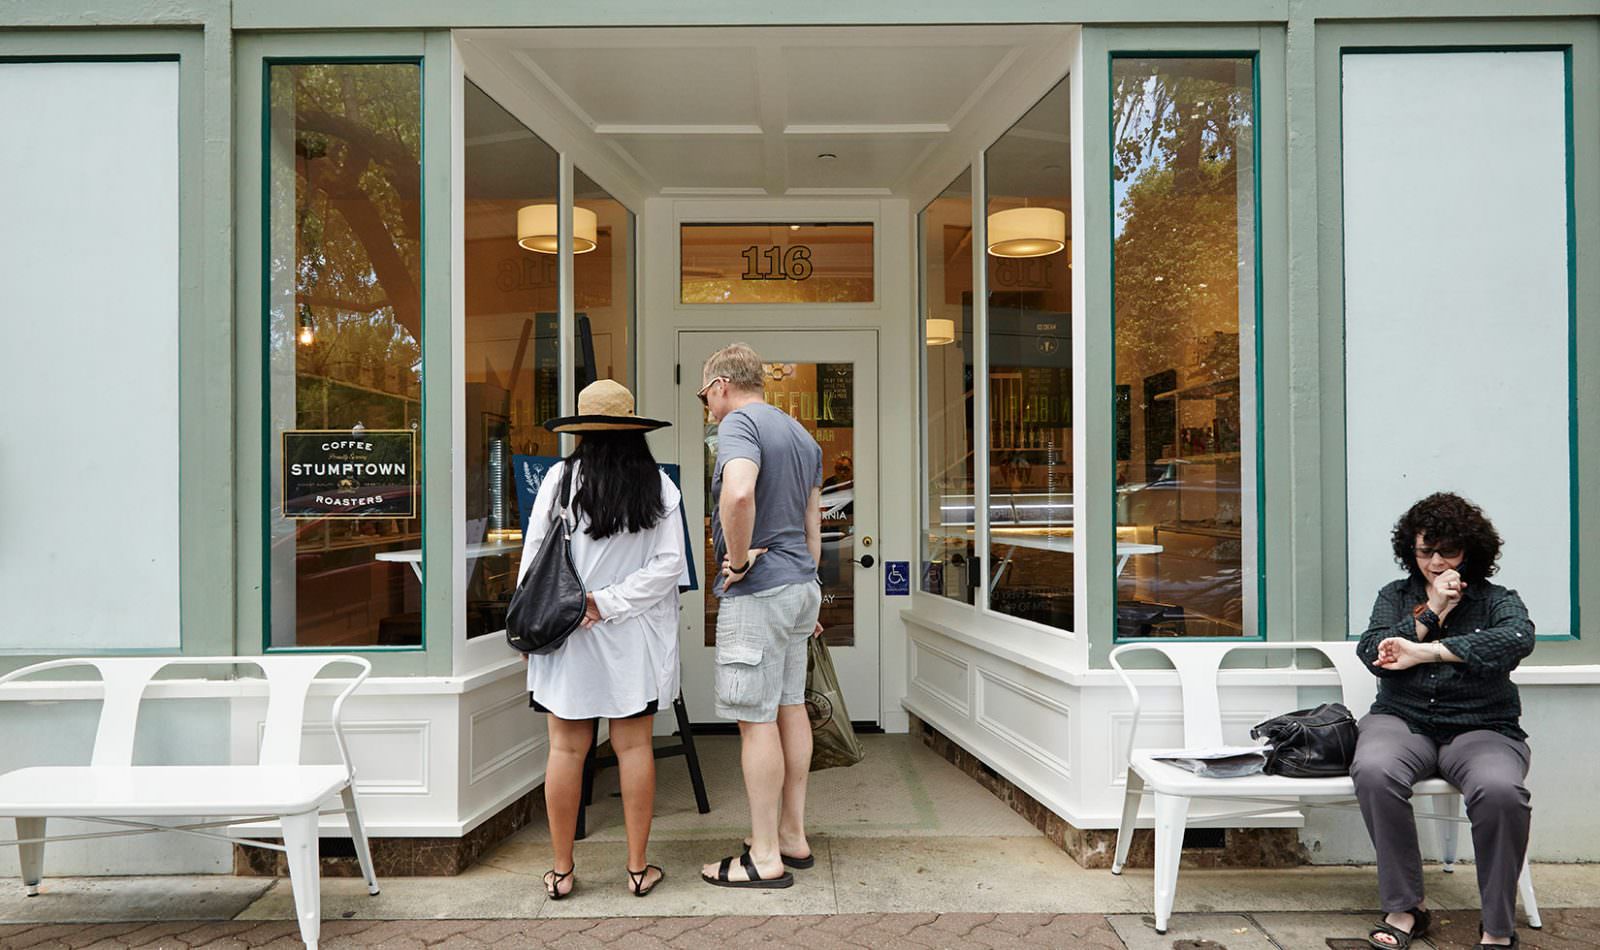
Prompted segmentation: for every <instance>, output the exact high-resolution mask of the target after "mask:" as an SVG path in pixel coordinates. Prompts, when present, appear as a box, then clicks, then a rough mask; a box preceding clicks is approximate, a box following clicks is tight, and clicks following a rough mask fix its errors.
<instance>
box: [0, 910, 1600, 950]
mask: <svg viewBox="0 0 1600 950" xmlns="http://www.w3.org/2000/svg"><path fill="white" fill-rule="evenodd" d="M1181 916H1182V915H1178V917H1177V918H1175V919H1174V924H1175V925H1176V924H1177V923H1178V920H1179V919H1180V918H1181ZM1456 916H1458V917H1460V918H1461V919H1459V920H1457V921H1454V922H1453V923H1455V924H1456V925H1457V926H1454V927H1451V928H1450V929H1449V931H1448V932H1446V933H1444V934H1441V935H1439V936H1436V937H1435V938H1434V939H1433V941H1432V944H1433V945H1434V946H1435V947H1438V948H1440V950H1468V948H1470V947H1471V946H1472V941H1473V940H1475V939H1476V936H1477V934H1476V931H1475V925H1476V923H1477V920H1476V915H1475V914H1458V915H1456ZM1469 918H1470V919H1469ZM1148 936H1150V937H1154V934H1153V933H1151V934H1149V935H1148ZM1257 936H1259V934H1258V935H1257ZM1158 939H1159V938H1158ZM1522 941H1523V943H1522V945H1523V946H1524V947H1525V948H1527V950H1577V948H1587V947H1600V908H1567V909H1557V910H1550V911H1547V912H1546V913H1545V928H1544V930H1542V931H1532V930H1523V931H1522ZM1178 942H1179V943H1182V944H1184V945H1185V947H1184V948H1183V950H1190V948H1195V945H1196V944H1199V945H1201V946H1203V947H1204V948H1205V950H1227V948H1226V945H1225V944H1222V943H1217V942H1213V941H1178ZM300 945H301V944H300V940H299V936H298V931H297V930H296V928H295V925H294V923H293V922H291V921H276V920H275V921H265V922H255V921H250V922H246V921H222V922H196V921H167V922H162V923H122V924H0V947H3V948H5V950H67V948H71V950H96V948H124V947H142V948H148V950H192V948H202V947H203V948H218V950H256V948H262V950H292V948H295V947H299V946H300ZM1152 945H1153V944H1152ZM1161 945H1162V946H1166V945H1168V942H1167V941H1162V942H1161ZM322 946H323V947H326V948H330V950H333V948H346V947H372V948H381V950H423V948H428V950H434V948H438V950H457V948H459V950H472V948H479V947H560V948H561V950H591V948H601V947H627V948H628V950H660V948H667V947H689V948H694V950H707V948H714V947H734V948H738V947H768V946H797V947H804V948H805V950H836V948H850V950H858V948H871V950H933V948H951V950H954V948H986V947H995V948H999V947H1058V948H1070V950H1077V948H1084V950H1096V948H1106V950H1123V947H1124V946H1125V944H1124V943H1123V941H1122V940H1121V939H1119V938H1118V936H1117V934H1116V931H1114V930H1113V929H1112V927H1111V925H1110V923H1108V922H1107V921H1106V919H1105V918H1104V917H1102V916H1100V915H1098V914H1056V915H1052V914H938V915H935V914H843V915H834V916H825V917H611V918H605V919H578V920H330V921H324V922H323V925H322ZM1252 946H1259V944H1258V943H1252ZM1196 950H1197V948H1196ZM1283 950H1324V948H1320V947H1319V948H1297V947H1284V948H1283Z"/></svg>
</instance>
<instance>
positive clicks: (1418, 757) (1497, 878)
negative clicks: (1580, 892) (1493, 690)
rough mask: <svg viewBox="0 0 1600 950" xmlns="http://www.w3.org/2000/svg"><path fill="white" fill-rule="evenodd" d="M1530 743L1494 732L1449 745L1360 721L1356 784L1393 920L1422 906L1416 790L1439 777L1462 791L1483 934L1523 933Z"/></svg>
mask: <svg viewBox="0 0 1600 950" xmlns="http://www.w3.org/2000/svg"><path fill="white" fill-rule="evenodd" d="M1529 755H1530V753H1529V751H1528V744H1527V743H1525V742H1519V741H1517V740H1516V739H1513V738H1511V737H1510V736H1505V735H1501V734H1500V733H1498V732H1492V731H1490V730H1487V729H1477V730H1474V731H1472V732H1467V733H1463V734H1462V735H1459V736H1457V737H1456V738H1455V739H1452V740H1451V741H1450V742H1447V743H1445V744H1443V745H1441V744H1439V743H1437V742H1435V741H1433V740H1432V739H1430V738H1428V737H1427V736H1419V735H1415V734H1414V733H1412V731H1411V729H1410V727H1409V726H1407V725H1406V723H1405V720H1403V719H1401V718H1399V717H1398V716H1386V715H1383V714H1381V713H1373V714H1371V715H1368V716H1366V717H1364V718H1363V719H1362V720H1361V739H1360V740H1359V741H1358V742H1357V743H1356V756H1355V761H1354V762H1353V763H1351V766H1350V777H1351V778H1352V779H1354V780H1355V785H1356V798H1357V799H1358V800H1359V801H1360V802H1361V817H1362V818H1363V819H1364V820H1365V821H1366V823H1367V834H1369V835H1371V836H1372V845H1373V847H1374V848H1376V849H1377V851H1378V896H1379V898H1380V899H1381V900H1382V901H1383V909H1384V911H1385V912H1386V913H1393V912H1395V911H1407V910H1410V909H1411V908H1413V907H1416V906H1417V905H1418V904H1420V903H1422V851H1421V849H1420V848H1419V847H1418V846H1417V822H1416V819H1415V818H1414V817H1413V816H1412V813H1411V786H1412V785H1414V784H1416V783H1417V782H1420V781H1422V780H1423V779H1428V778H1433V777H1435V776H1438V777H1440V778H1443V779H1444V780H1445V781H1447V782H1449V783H1450V784H1451V785H1454V786H1455V787H1456V788H1459V789H1460V790H1461V797H1462V799H1463V800H1465V802H1466V804H1467V817H1468V818H1469V819H1470V820H1471V822H1472V849H1473V854H1474V858H1475V860H1476V861H1477V867H1478V899H1479V901H1481V903H1482V906H1483V930H1484V933H1487V934H1489V935H1490V936H1494V937H1509V936H1510V935H1511V934H1512V933H1514V932H1515V931H1516V922H1515V915H1516V904H1517V878H1518V877H1519V876H1520V875H1521V874H1522V860H1523V856H1524V855H1525V854H1526V853H1527V850H1528V825H1529V822H1530V821H1531V819H1532V816H1533V808H1532V806H1531V805H1530V804H1529V801H1530V796H1529V795H1528V789H1527V786H1525V785H1524V784H1523V779H1525V778H1526V777H1527V774H1528V762H1529Z"/></svg>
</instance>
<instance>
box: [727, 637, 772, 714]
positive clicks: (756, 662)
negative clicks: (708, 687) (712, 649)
mask: <svg viewBox="0 0 1600 950" xmlns="http://www.w3.org/2000/svg"><path fill="white" fill-rule="evenodd" d="M762 676H763V673H762V669H761V648H760V647H758V646H752V645H751V644H748V643H728V644H722V643H719V644H717V701H718V702H720V703H722V704H723V705H724V706H757V705H760V703H761V699H762V688H761V684H762Z"/></svg>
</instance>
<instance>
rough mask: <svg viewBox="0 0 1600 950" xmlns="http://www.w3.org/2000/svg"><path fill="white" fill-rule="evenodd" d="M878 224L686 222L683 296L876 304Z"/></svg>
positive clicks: (697, 300)
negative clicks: (874, 245) (874, 230)
mask: <svg viewBox="0 0 1600 950" xmlns="http://www.w3.org/2000/svg"><path fill="white" fill-rule="evenodd" d="M873 262H874V255H873V249H872V225H870V224H813V223H805V224H685V225H683V226H682V229H681V230H680V232H679V268H680V270H679V282H680V291H679V293H680V299H681V300H682V301H683V302H684V303H688V304H715V303H871V302H872V299H873Z"/></svg>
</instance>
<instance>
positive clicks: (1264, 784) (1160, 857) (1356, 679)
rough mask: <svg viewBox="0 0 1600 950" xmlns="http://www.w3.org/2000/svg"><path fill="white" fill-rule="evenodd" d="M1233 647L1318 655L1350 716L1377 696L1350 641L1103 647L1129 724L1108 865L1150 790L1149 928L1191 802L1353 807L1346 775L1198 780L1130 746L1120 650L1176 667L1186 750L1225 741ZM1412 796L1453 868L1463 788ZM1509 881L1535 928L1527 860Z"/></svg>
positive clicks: (1162, 907)
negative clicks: (1224, 669) (1222, 673)
mask: <svg viewBox="0 0 1600 950" xmlns="http://www.w3.org/2000/svg"><path fill="white" fill-rule="evenodd" d="M1237 650H1250V651H1258V650H1271V651H1275V652H1277V653H1280V654H1282V653H1289V652H1293V651H1302V650H1309V651H1314V652H1316V653H1320V654H1321V655H1322V656H1323V657H1325V658H1326V659H1327V660H1328V662H1329V663H1331V664H1332V665H1333V668H1334V670H1336V671H1337V672H1338V674H1339V685H1340V690H1341V693H1342V695H1343V699H1344V704H1345V705H1346V706H1347V707H1349V709H1350V711H1351V712H1352V713H1353V714H1354V715H1355V716H1356V718H1357V719H1359V718H1361V717H1362V716H1363V715H1365V714H1366V712H1367V710H1368V709H1370V708H1371V707H1372V701H1373V698H1374V697H1375V696H1376V695H1377V691H1378V685H1377V682H1378V681H1377V677H1376V676H1374V675H1373V674H1372V673H1371V672H1370V671H1368V670H1367V669H1366V667H1365V664H1363V663H1362V661H1361V658H1360V657H1358V656H1356V644H1355V642H1354V641H1328V642H1313V641H1302V642H1294V643H1263V642H1254V643H1227V642H1221V643H1218V642H1206V643H1128V644H1123V645H1122V646H1119V647H1117V648H1116V649H1114V650H1112V651H1111V665H1112V667H1114V668H1115V669H1116V671H1117V673H1118V675H1120V676H1121V677H1122V682H1123V683H1124V684H1125V685H1126V686H1127V687H1128V692H1129V693H1130V694H1131V695H1132V697H1133V722H1132V724H1131V726H1130V728H1129V732H1128V736H1129V738H1128V780H1127V781H1128V788H1127V793H1126V796H1125V798H1124V800H1123V805H1122V822H1121V825H1120V826H1119V827H1118V829H1117V850H1116V855H1115V857H1114V859H1113V861H1112V864H1111V873H1113V874H1121V873H1122V868H1123V865H1124V864H1126V863H1127V860H1128V848H1129V846H1130V845H1131V844H1132V843H1133V830H1134V827H1135V825H1136V824H1137V823H1138V820H1139V803H1140V801H1141V799H1142V798H1143V797H1144V796H1145V795H1147V794H1152V795H1154V797H1155V918H1156V933H1160V934H1164V933H1166V932H1167V922H1168V920H1169V919H1170V918H1171V917H1172V903H1173V898H1174V897H1175V896H1176V894H1177V885H1178V863H1179V858H1180V857H1181V854H1182V850H1183V831H1184V826H1185V825H1186V824H1187V822H1188V816H1189V803H1190V802H1191V801H1192V800H1194V799H1202V800H1205V801H1207V802H1218V801H1220V802H1228V803H1233V804H1237V805H1239V806H1240V807H1239V809H1238V810H1237V811H1232V810H1230V811H1226V812H1224V813H1222V814H1219V815H1208V816H1207V817H1208V818H1209V819H1211V820H1212V822H1213V823H1215V821H1216V820H1217V819H1226V820H1242V819H1247V818H1252V817H1257V816H1260V815H1268V814H1273V813H1276V812H1281V811H1283V810H1284V809H1285V808H1290V807H1296V806H1299V807H1305V808H1342V809H1356V810H1359V806H1358V805H1357V804H1356V802H1355V783H1354V782H1353V781H1352V780H1351V779H1349V778H1316V779H1307V778H1284V777H1282V776H1277V775H1249V776H1244V777H1242V778H1226V779H1219V778H1202V777H1200V776H1198V775H1195V774H1193V773H1192V772H1188V771H1186V770H1184V769H1181V768H1179V767H1177V766H1176V765H1172V764H1170V763H1167V762H1160V761H1157V760H1156V758H1155V757H1156V756H1158V755H1161V754H1164V753H1171V752H1174V751H1177V750H1175V749H1140V748H1138V747H1137V745H1136V743H1137V740H1138V728H1139V712H1140V701H1139V688H1138V686H1137V685H1135V683H1134V679H1133V676H1132V675H1130V672H1129V671H1128V670H1126V669H1124V668H1123V666H1122V663H1121V662H1120V659H1121V657H1123V656H1126V655H1127V654H1129V653H1134V652H1138V651H1150V652H1155V653H1160V654H1161V655H1163V656H1165V657H1166V658H1167V661H1168V662H1170V663H1171V664H1172V666H1173V668H1174V669H1175V670H1176V671H1177V674H1178V683H1179V687H1180V689H1181V692H1182V695H1183V741H1184V748H1189V749H1200V748H1212V747H1216V746H1220V745H1224V744H1225V743H1224V742H1223V737H1222V711H1221V701H1220V696H1219V694H1218V682H1217V673H1218V670H1219V669H1220V668H1221V666H1222V662H1223V660H1224V659H1225V658H1226V657H1227V656H1228V654H1230V653H1233V652H1234V651H1237ZM1289 711H1290V710H1287V709H1285V710H1283V712H1289ZM1412 795H1413V796H1421V797H1426V798H1428V799H1429V800H1430V801H1431V803H1432V806H1433V807H1432V811H1431V813H1429V812H1419V813H1418V817H1422V818H1431V819H1433V820H1436V821H1439V822H1441V825H1440V834H1441V842H1440V844H1441V850H1442V852H1443V857H1444V869H1445V870H1446V871H1453V870H1454V868H1455V860H1456V839H1457V832H1458V831H1459V830H1460V827H1461V825H1463V824H1465V823H1467V819H1466V818H1464V817H1462V815H1461V792H1460V791H1459V790H1458V789H1456V788H1455V787H1454V786H1452V785H1451V784H1450V783H1448V782H1446V781H1444V780H1443V779H1439V778H1434V779H1426V780H1424V781H1421V782H1418V783H1417V784H1416V785H1415V786H1414V787H1413V788H1412ZM1517 884H1518V887H1517V889H1518V891H1519V892H1520V893H1521V896H1522V905H1523V909H1524V910H1525V911H1526V912H1527V915H1528V925H1529V926H1531V927H1533V928H1535V929H1537V928H1539V927H1541V926H1543V925H1542V923H1541V921H1540V919H1539V905H1538V902H1537V900H1536V898H1535V896H1534V893H1533V876H1532V875H1531V873H1530V872H1529V870H1528V865H1527V862H1526V861H1524V862H1523V865H1522V877H1521V879H1520V880H1519V881H1518V882H1517Z"/></svg>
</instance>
